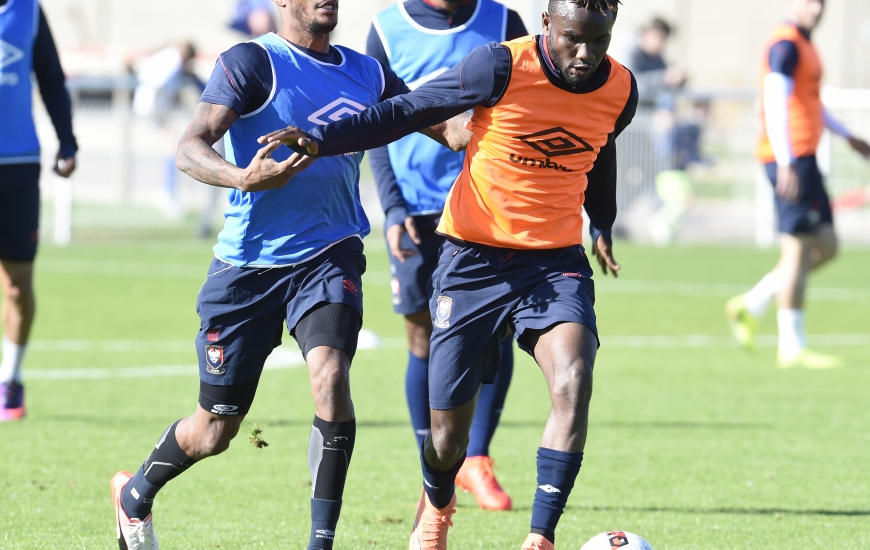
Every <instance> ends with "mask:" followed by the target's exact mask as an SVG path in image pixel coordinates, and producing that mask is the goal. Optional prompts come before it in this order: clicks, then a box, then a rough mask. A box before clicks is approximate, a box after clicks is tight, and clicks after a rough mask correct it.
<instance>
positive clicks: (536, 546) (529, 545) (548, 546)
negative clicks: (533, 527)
mask: <svg viewBox="0 0 870 550" xmlns="http://www.w3.org/2000/svg"><path fill="white" fill-rule="evenodd" d="M520 550H553V543H552V542H550V541H549V540H547V539H546V538H545V537H544V535H536V534H535V533H529V536H528V537H526V542H524V543H523V546H522V547H521V548H520Z"/></svg>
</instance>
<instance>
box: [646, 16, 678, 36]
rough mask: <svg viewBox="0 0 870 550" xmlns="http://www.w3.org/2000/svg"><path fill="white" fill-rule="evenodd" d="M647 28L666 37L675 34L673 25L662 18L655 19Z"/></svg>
mask: <svg viewBox="0 0 870 550" xmlns="http://www.w3.org/2000/svg"><path fill="white" fill-rule="evenodd" d="M646 28H647V29H649V30H652V31H659V32H660V33H662V34H663V35H665V36H670V35H671V33H672V32H674V29H673V28H672V27H671V25H670V24H669V23H668V22H667V21H665V20H664V19H662V18H661V17H654V18H653V19H652V21H650V22H649V24H648V25H647V26H646Z"/></svg>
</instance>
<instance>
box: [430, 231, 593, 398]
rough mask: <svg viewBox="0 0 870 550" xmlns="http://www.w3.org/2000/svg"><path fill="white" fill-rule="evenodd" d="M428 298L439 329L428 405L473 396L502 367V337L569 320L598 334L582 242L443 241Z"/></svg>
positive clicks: (518, 336) (520, 341) (435, 336)
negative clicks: (541, 245)
mask: <svg viewBox="0 0 870 550" xmlns="http://www.w3.org/2000/svg"><path fill="white" fill-rule="evenodd" d="M432 285H433V294H432V299H431V300H430V302H429V307H430V310H431V312H432V322H433V325H434V330H433V331H432V339H431V346H430V350H431V351H430V359H429V406H430V407H432V408H433V409H438V410H444V409H452V408H455V407H458V406H460V405H464V404H465V403H468V402H469V401H470V400H471V399H473V398H474V395H475V394H476V393H477V390H478V388H479V387H480V385H481V384H485V383H488V382H491V381H492V380H493V379H494V378H495V374H496V372H497V371H498V341H499V340H500V339H501V337H502V336H504V334H505V333H506V331H507V330H508V329H510V330H512V331H513V333H514V337H515V338H516V340H517V343H518V344H519V346H520V348H521V349H523V350H525V351H526V352H527V353H529V354H530V355H531V354H532V351H531V350H530V349H529V348H528V347H527V346H526V345H525V338H524V337H523V336H524V335H525V333H526V331H528V330H530V329H531V330H543V329H546V328H549V327H551V326H553V325H555V324H558V323H563V322H569V323H579V324H582V325H585V326H587V327H588V328H589V329H590V330H592V332H593V333H595V335H596V337H597V335H598V329H597V326H596V323H595V311H594V309H593V306H594V304H595V285H594V283H593V281H592V268H591V267H590V266H589V260H588V259H587V258H586V253H585V252H584V251H583V247H582V246H573V247H569V248H560V249H554V250H508V249H498V248H490V247H485V246H479V245H473V244H470V243H454V242H453V241H450V240H448V241H447V242H445V243H444V246H442V247H441V256H440V259H439V261H438V267H437V269H436V270H435V273H434V275H433V276H432Z"/></svg>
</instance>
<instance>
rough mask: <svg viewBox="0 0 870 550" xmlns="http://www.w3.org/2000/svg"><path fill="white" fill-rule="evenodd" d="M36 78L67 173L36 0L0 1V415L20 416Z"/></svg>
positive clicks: (58, 92) (65, 126) (65, 96)
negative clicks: (0, 323) (0, 338)
mask: <svg viewBox="0 0 870 550" xmlns="http://www.w3.org/2000/svg"><path fill="white" fill-rule="evenodd" d="M31 73H35V74H36V82H37V83H38V84H39V91H40V93H41V94H42V100H43V101H44V102H45V107H46V110H47V111H48V114H49V116H50V117H51V122H52V123H53V124H54V129H55V131H56V132H57V138H58V140H59V141H60V151H59V152H58V154H57V157H56V159H55V164H54V172H55V173H56V174H58V175H60V176H61V177H64V178H68V177H69V176H70V175H71V174H72V173H73V170H75V154H76V151H77V149H78V146H77V145H76V139H75V136H73V130H72V106H71V104H70V98H69V93H67V91H66V88H65V87H64V80H65V77H64V74H63V69H61V66H60V60H59V59H58V56H57V49H56V48H55V46H54V39H53V38H52V36H51V31H50V30H49V28H48V22H47V21H46V19H45V14H44V13H42V8H41V7H40V6H39V2H38V1H37V0H0V283H2V287H3V297H4V299H3V307H2V311H0V317H2V319H3V361H2V363H0V422H2V421H5V420H17V419H20V418H22V417H24V414H25V409H24V386H23V385H22V383H21V363H22V361H23V360H24V353H25V352H26V351H27V342H28V339H29V338H30V329H31V327H32V326H33V317H34V314H35V313H36V299H35V297H34V292H33V260H34V258H36V247H37V242H38V239H39V231H38V229H39V171H40V167H39V157H40V152H39V140H38V139H37V137H36V127H35V125H34V122H33V83H32V80H31V78H30V74H31Z"/></svg>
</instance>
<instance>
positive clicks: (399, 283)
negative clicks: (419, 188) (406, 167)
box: [387, 214, 444, 315]
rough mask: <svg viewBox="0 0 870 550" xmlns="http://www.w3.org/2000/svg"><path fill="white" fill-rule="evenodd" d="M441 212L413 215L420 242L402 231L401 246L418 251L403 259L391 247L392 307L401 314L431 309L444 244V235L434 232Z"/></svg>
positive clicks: (388, 252)
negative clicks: (395, 254)
mask: <svg viewBox="0 0 870 550" xmlns="http://www.w3.org/2000/svg"><path fill="white" fill-rule="evenodd" d="M440 219H441V215H440V214H437V215H433V216H414V224H415V225H416V226H417V232H418V233H419V236H420V244H419V245H417V244H415V243H414V241H412V240H411V237H409V236H408V234H407V233H405V234H404V235H402V240H401V246H402V248H403V249H405V250H415V251H416V252H417V254H415V255H414V256H411V257H410V258H407V259H406V260H405V261H404V262H400V261H399V260H397V259H396V257H395V256H393V253H392V252H391V251H390V245H389V244H387V254H388V255H389V257H390V275H391V277H392V278H391V279H390V290H391V291H392V294H393V311H395V312H396V313H400V314H402V315H411V314H413V313H420V312H421V311H426V310H428V309H429V298H431V297H432V273H433V272H434V271H435V267H436V266H437V265H438V251H439V250H440V249H441V245H442V244H444V237H443V236H442V235H439V234H438V233H436V232H435V228H437V227H438V220H440Z"/></svg>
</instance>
